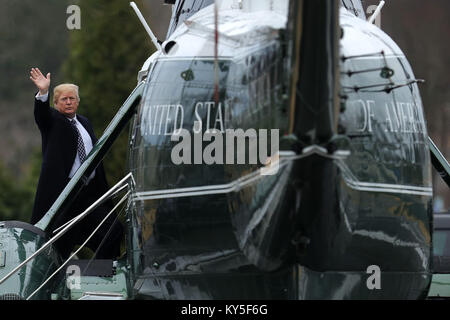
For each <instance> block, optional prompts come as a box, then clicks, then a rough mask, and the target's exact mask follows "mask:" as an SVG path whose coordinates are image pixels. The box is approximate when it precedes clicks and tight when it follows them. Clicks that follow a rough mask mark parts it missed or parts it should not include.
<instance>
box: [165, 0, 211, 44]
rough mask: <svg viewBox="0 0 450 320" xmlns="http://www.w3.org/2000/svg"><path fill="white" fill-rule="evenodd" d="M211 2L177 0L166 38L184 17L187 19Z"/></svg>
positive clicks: (203, 0)
mask: <svg viewBox="0 0 450 320" xmlns="http://www.w3.org/2000/svg"><path fill="white" fill-rule="evenodd" d="M213 3H214V0H177V1H176V3H175V9H174V11H173V14H172V18H171V19H170V26H169V31H168V32H167V37H166V38H169V37H170V35H171V34H172V33H173V32H174V31H175V29H176V28H177V27H178V26H179V25H180V24H181V23H183V22H184V21H185V20H186V19H189V17H191V16H192V15H194V14H195V13H197V12H198V11H200V10H201V9H203V8H205V7H207V6H209V5H210V4H213Z"/></svg>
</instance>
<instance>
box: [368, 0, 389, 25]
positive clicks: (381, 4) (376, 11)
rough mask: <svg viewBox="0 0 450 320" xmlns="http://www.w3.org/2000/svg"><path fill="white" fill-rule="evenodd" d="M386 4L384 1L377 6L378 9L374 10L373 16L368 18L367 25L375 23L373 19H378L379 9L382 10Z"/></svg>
mask: <svg viewBox="0 0 450 320" xmlns="http://www.w3.org/2000/svg"><path fill="white" fill-rule="evenodd" d="M385 3H386V1H384V0H381V1H380V4H379V5H378V7H377V8H376V9H375V12H374V13H373V15H372V16H371V17H370V18H369V23H370V24H372V23H374V22H375V19H376V18H377V17H378V15H379V14H380V12H381V9H383V7H384V4H385Z"/></svg>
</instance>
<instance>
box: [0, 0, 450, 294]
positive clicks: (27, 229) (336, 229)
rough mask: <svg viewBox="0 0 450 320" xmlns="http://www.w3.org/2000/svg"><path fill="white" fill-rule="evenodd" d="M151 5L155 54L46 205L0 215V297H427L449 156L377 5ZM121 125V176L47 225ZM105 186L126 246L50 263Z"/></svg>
mask: <svg viewBox="0 0 450 320" xmlns="http://www.w3.org/2000/svg"><path fill="white" fill-rule="evenodd" d="M165 2H166V3H167V4H169V5H172V17H171V22H170V26H169V30H168V33H167V36H166V39H165V41H159V40H158V39H156V37H155V36H154V34H153V32H152V31H151V29H150V27H149V26H148V24H147V23H146V22H145V19H144V18H143V17H142V14H141V13H140V11H139V9H138V8H137V7H136V5H135V4H134V3H131V6H132V7H133V9H134V10H135V12H136V14H137V16H138V18H139V19H140V21H141V22H142V23H143V25H144V28H145V29H146V31H147V33H148V34H149V36H150V38H151V40H152V42H153V43H154V45H155V47H156V48H157V51H156V52H155V53H154V54H152V55H151V56H150V57H149V58H148V59H147V61H145V62H144V64H143V67H142V69H141V70H140V71H139V72H138V76H137V80H138V85H137V87H136V88H135V89H134V90H133V92H132V93H131V94H130V96H129V97H128V99H127V100H126V101H125V102H124V104H123V105H122V107H121V108H120V110H119V111H118V113H117V114H116V116H115V117H114V118H113V119H112V121H111V123H110V124H109V126H108V127H107V128H106V129H105V132H104V133H103V135H102V137H101V138H100V139H99V141H98V142H97V144H96V145H95V146H94V148H93V150H92V151H91V153H90V154H89V155H88V157H87V159H86V161H85V162H83V164H82V165H81V167H80V168H79V169H78V171H77V173H76V174H75V176H74V177H73V178H72V179H71V181H70V182H69V184H68V185H67V186H66V188H65V189H64V190H63V192H62V193H61V195H60V196H59V197H58V199H57V200H56V201H55V203H54V204H53V206H52V207H51V208H50V210H49V211H48V212H47V213H46V214H45V215H44V217H43V218H42V219H41V220H40V221H39V222H37V223H36V224H35V225H30V224H27V223H24V222H18V221H4V222H1V223H0V299H27V300H30V299H38V300H42V299H53V300H76V299H80V300H90V299H94V300H95V299H100V300H105V299H110V300H124V299H169V300H173V299H191V300H192V299H217V300H223V299H275V300H285V299H288V300H297V299H424V298H426V297H427V294H428V290H429V287H430V284H431V278H432V272H433V265H432V258H433V254H432V233H433V227H432V225H433V216H432V196H433V189H432V176H431V170H432V166H434V167H435V168H436V170H438V172H439V173H440V175H441V177H442V178H443V179H444V181H445V182H446V183H447V185H450V181H449V177H450V167H449V165H448V162H447V161H446V159H445V158H444V157H443V156H442V154H441V153H440V152H439V150H438V149H437V148H436V146H435V145H434V144H433V142H432V141H431V139H430V138H429V136H428V133H427V127H426V121H425V118H424V112H423V106H422V101H421V97H420V91H419V87H418V84H419V83H420V82H422V81H421V80H420V79H416V78H415V76H414V73H413V70H412V68H411V66H410V64H409V63H408V60H407V59H406V57H405V55H404V53H403V52H402V51H401V49H400V48H399V47H398V46H397V45H396V44H395V42H394V41H393V40H392V39H391V38H390V37H389V36H388V35H387V34H385V33H384V32H383V31H382V30H381V29H379V28H378V27H377V26H375V25H374V24H373V23H372V22H373V21H374V19H375V18H376V15H378V14H379V12H380V10H381V8H382V5H383V4H384V1H382V2H381V3H380V6H379V7H378V9H377V10H376V11H375V13H374V14H373V16H372V17H370V19H369V21H367V17H366V16H365V13H364V10H363V6H362V4H361V2H360V1H359V0H341V1H328V0H298V1H295V0H277V1H272V0H221V1H219V0H217V1H212V0H176V1H173V0H166V1H165ZM129 122H131V127H130V133H129V173H128V174H127V175H126V176H125V177H124V178H123V179H122V180H121V181H119V182H118V183H117V184H116V185H115V186H114V187H112V188H111V189H110V190H109V191H108V192H107V193H105V194H104V195H103V196H102V197H101V198H100V199H98V200H97V201H96V202H95V203H93V204H92V205H91V206H90V207H89V208H87V209H86V211H84V212H83V213H81V214H80V215H79V216H77V217H76V218H74V219H73V220H71V221H69V222H68V223H66V224H64V225H62V226H58V227H57V228H53V226H52V219H53V218H54V217H55V216H56V215H58V213H60V212H62V211H64V210H66V209H67V208H68V207H69V206H70V205H71V203H73V201H76V197H77V195H78V194H79V192H80V190H81V189H82V187H83V185H84V183H85V181H86V179H87V177H89V175H90V174H91V172H92V171H93V170H94V169H95V168H96V166H97V165H98V164H99V163H100V161H101V160H102V159H103V157H104V156H105V154H106V153H107V152H108V150H109V148H110V147H111V145H112V143H113V142H114V140H115V139H116V138H117V136H118V135H119V134H120V132H121V131H123V130H124V128H125V127H126V125H127V124H128V123H129ZM269 132H270V135H269ZM255 155H258V156H257V157H256V156H255ZM258 160H259V161H258ZM119 195H121V199H120V201H119V202H118V203H117V205H116V206H115V208H114V209H113V210H112V211H111V212H110V213H109V215H111V214H114V213H115V210H116V209H118V208H119V207H121V206H123V209H124V211H125V214H126V228H127V235H126V243H127V245H126V255H125V256H124V257H122V258H120V259H118V260H117V261H112V260H98V259H91V260H89V261H86V260H77V259H74V257H75V255H76V253H77V251H76V252H75V253H74V254H72V256H71V258H72V259H71V258H69V259H68V260H66V261H62V260H61V258H60V257H59V255H58V252H57V250H56V249H55V247H54V245H53V244H54V242H55V241H57V240H58V238H60V237H61V236H62V235H63V234H64V233H65V232H67V230H69V229H70V228H71V227H72V226H73V225H75V224H76V223H78V222H79V221H80V220H82V219H83V218H84V217H85V216H86V215H87V214H89V213H90V212H91V211H92V210H93V209H95V208H96V207H97V206H98V205H100V204H101V203H102V202H103V201H105V200H106V199H109V198H111V197H117V196H119ZM109 215H108V216H109ZM106 218H107V217H106ZM106 218H105V219H106ZM88 240H89V239H87V240H86V242H87V241H88Z"/></svg>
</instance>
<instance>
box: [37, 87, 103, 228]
mask: <svg viewBox="0 0 450 320" xmlns="http://www.w3.org/2000/svg"><path fill="white" fill-rule="evenodd" d="M49 101H50V94H49V97H48V99H47V101H46V102H42V101H40V100H38V99H35V101H34V118H35V120H36V124H37V126H38V128H39V130H40V132H41V137H42V167H41V174H40V177H39V182H38V187H37V191H36V197H35V201H34V207H33V214H32V218H31V223H32V224H35V223H36V222H38V221H39V220H40V219H41V218H42V217H43V216H44V214H45V213H46V212H47V211H48V210H49V209H50V207H51V206H52V204H53V203H54V202H55V200H56V199H57V198H58V196H59V195H60V193H61V192H62V191H63V189H64V188H65V186H66V185H67V182H68V177H69V173H70V170H71V169H72V165H73V162H74V160H75V157H76V156H77V141H78V140H77V139H78V137H77V134H76V132H75V130H74V129H73V127H72V125H71V124H70V121H69V120H68V119H67V118H66V116H64V115H63V114H62V113H60V112H59V111H57V110H56V109H54V108H52V107H50V103H49ZM77 120H78V121H79V122H80V123H81V125H82V126H83V127H84V128H85V129H86V131H87V132H88V133H89V135H90V137H91V139H92V145H94V144H95V143H96V142H97V138H96V137H95V133H94V130H93V128H92V125H91V124H90V122H89V120H88V119H87V118H86V117H84V116H82V115H79V114H77ZM89 189H90V190H92V191H93V192H95V193H97V194H93V195H91V196H92V197H96V198H98V197H100V196H101V195H103V194H104V193H105V192H106V191H107V190H108V184H107V182H106V176H105V171H104V169H103V166H102V164H101V163H100V165H99V166H97V168H96V171H95V177H94V179H92V180H91V181H90V182H89Z"/></svg>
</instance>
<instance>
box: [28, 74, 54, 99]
mask: <svg viewBox="0 0 450 320" xmlns="http://www.w3.org/2000/svg"><path fill="white" fill-rule="evenodd" d="M30 79H31V81H33V82H34V84H35V85H36V87H37V88H38V89H39V94H41V95H44V94H46V93H47V92H48V88H49V87H50V73H47V77H44V75H43V74H42V72H41V70H39V68H31V71H30Z"/></svg>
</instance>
